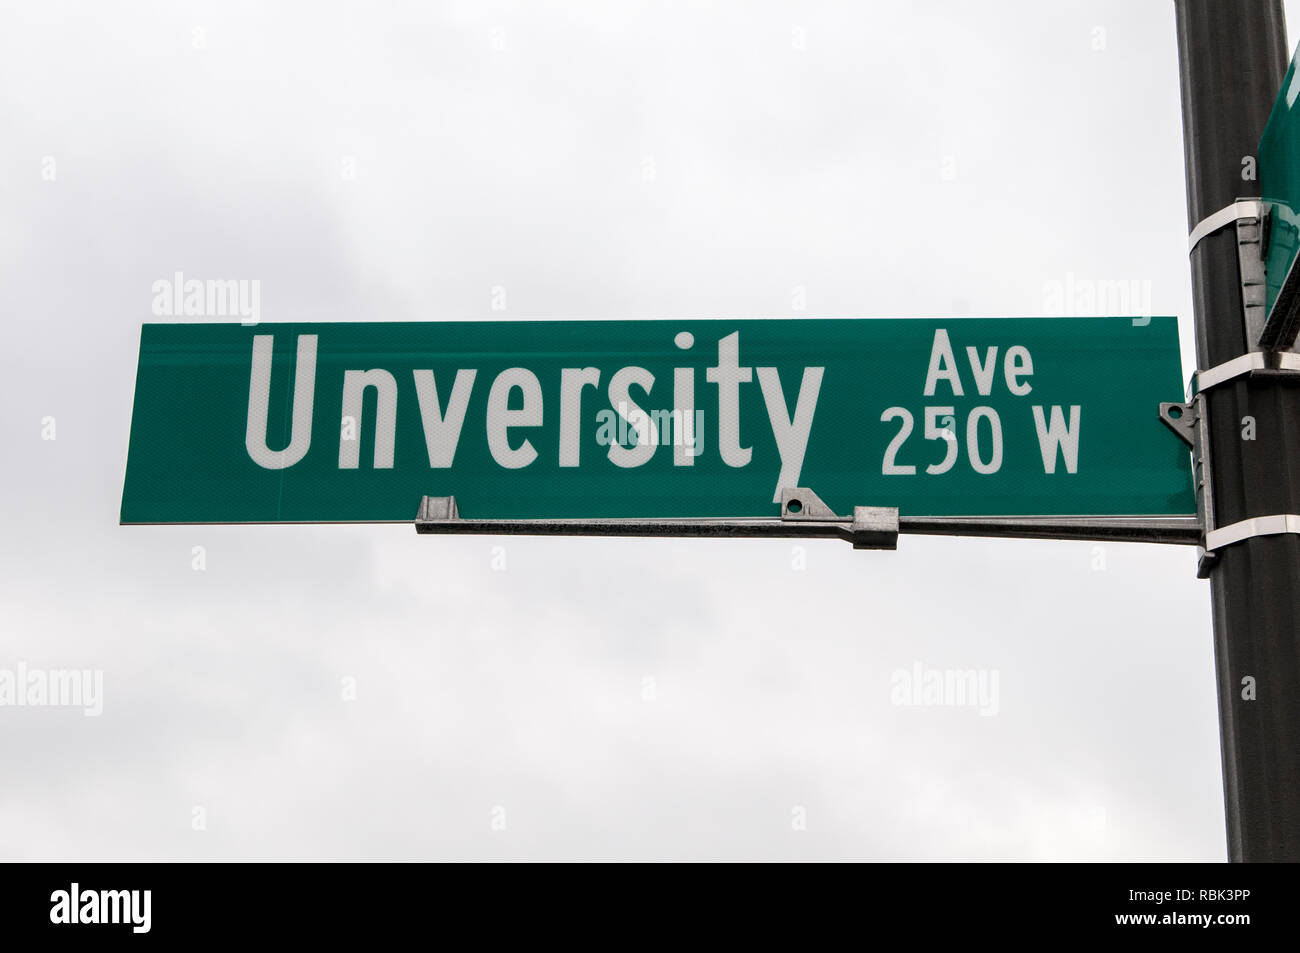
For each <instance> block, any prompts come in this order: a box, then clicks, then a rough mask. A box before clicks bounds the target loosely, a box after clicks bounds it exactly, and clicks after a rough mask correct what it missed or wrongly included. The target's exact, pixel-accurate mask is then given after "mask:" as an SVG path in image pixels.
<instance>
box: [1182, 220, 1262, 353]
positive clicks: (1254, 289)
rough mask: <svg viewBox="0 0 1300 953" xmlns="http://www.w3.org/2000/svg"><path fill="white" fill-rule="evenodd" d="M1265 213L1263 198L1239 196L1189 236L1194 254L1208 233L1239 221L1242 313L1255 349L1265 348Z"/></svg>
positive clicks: (1200, 223) (1199, 225)
mask: <svg viewBox="0 0 1300 953" xmlns="http://www.w3.org/2000/svg"><path fill="white" fill-rule="evenodd" d="M1265 214H1266V210H1265V205H1264V202H1263V201H1262V200H1261V199H1257V198H1239V199H1237V200H1236V201H1235V202H1233V203H1232V204H1231V205H1229V206H1227V207H1226V208H1221V209H1219V210H1218V211H1217V212H1215V213H1214V214H1213V215H1209V216H1207V217H1206V218H1204V219H1203V220H1201V221H1200V222H1198V223H1197V225H1196V227H1195V228H1193V229H1192V231H1191V234H1190V235H1189V236H1188V237H1187V253H1188V254H1191V253H1192V252H1193V251H1195V249H1196V246H1197V245H1198V244H1200V242H1201V240H1202V239H1204V238H1205V237H1207V236H1209V235H1212V234H1213V233H1214V232H1217V231H1219V230H1220V229H1222V228H1226V227H1227V226H1229V225H1234V224H1235V225H1236V227H1237V266H1238V270H1239V272H1240V275H1241V307H1242V315H1243V316H1244V317H1243V321H1244V324H1245V328H1246V340H1247V341H1248V342H1250V345H1249V346H1250V349H1251V350H1252V351H1260V350H1263V348H1261V345H1260V343H1259V342H1260V338H1261V336H1262V335H1263V333H1264V326H1265V318H1266V317H1267V310H1266V308H1265V300H1266V299H1265V286H1264V279H1265V271H1264V244H1265V241H1266V238H1267V235H1266V229H1265Z"/></svg>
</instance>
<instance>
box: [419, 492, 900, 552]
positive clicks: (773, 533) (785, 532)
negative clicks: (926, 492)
mask: <svg viewBox="0 0 1300 953" xmlns="http://www.w3.org/2000/svg"><path fill="white" fill-rule="evenodd" d="M415 530H416V532H417V533H490V534H497V533H502V534H522V535H531V536H678V537H702V536H704V537H707V536H721V537H769V538H778V539H800V538H814V539H817V538H821V539H827V538H829V539H844V540H847V541H848V542H850V543H852V544H853V548H854V549H897V548H898V510H897V508H895V507H889V506H855V507H854V508H853V516H852V517H851V518H850V517H844V516H839V515H837V514H836V513H835V512H834V511H833V510H831V508H830V507H829V506H827V505H826V504H825V503H824V502H822V500H821V498H820V497H819V496H818V495H817V494H816V493H814V492H813V491H812V490H810V489H808V488H806V487H796V488H793V489H785V490H782V491H781V515H780V516H779V517H776V518H771V517H737V518H731V519H715V518H710V517H702V518H685V519H465V518H463V517H462V516H460V513H459V510H458V509H457V506H456V498H455V497H452V496H426V497H424V499H423V500H421V502H420V511H419V514H418V515H417V516H416V518H415Z"/></svg>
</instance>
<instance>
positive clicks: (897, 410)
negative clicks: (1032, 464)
mask: <svg viewBox="0 0 1300 953" xmlns="http://www.w3.org/2000/svg"><path fill="white" fill-rule="evenodd" d="M998 350H999V348H998V346H996V345H990V346H988V347H986V348H985V349H984V353H983V355H982V356H981V354H980V349H979V347H977V346H974V345H968V346H967V347H966V362H967V364H969V366H970V374H971V380H972V381H973V382H974V385H975V392H976V393H977V394H978V395H979V396H981V397H988V396H990V395H992V394H993V391H994V390H995V389H996V385H997V370H998ZM1033 374H1034V359H1033V356H1032V355H1031V354H1030V353H1029V348H1027V347H1025V346H1023V345H1020V344H1017V345H1014V346H1012V347H1009V348H1007V349H1006V352H1005V354H1004V356H1003V359H1002V379H1003V381H1004V383H1005V385H1006V392H1007V393H1008V394H1010V395H1011V396H1013V397H1026V396H1028V395H1029V393H1030V392H1031V391H1032V390H1033V385H1032V384H1031V383H1030V382H1029V378H1031V377H1032V376H1033ZM941 383H943V384H946V385H947V386H948V388H949V389H950V390H951V392H952V396H953V397H962V396H964V395H965V385H964V383H963V381H962V373H961V368H960V367H959V365H958V363H957V358H956V355H955V353H954V351H953V346H952V339H951V338H950V337H949V335H948V331H947V329H946V328H937V329H935V332H934V340H933V342H932V343H931V345H930V359H929V362H928V363H927V366H926V372H925V386H924V387H923V388H922V396H923V397H934V396H935V394H936V391H937V389H938V387H939V385H940V384H941ZM1004 409H1005V408H1004ZM1031 410H1032V416H1033V424H1034V429H1035V432H1036V434H1037V436H1038V447H1039V451H1040V453H1041V456H1042V462H1043V472H1044V473H1047V474H1054V473H1056V463H1057V459H1058V457H1059V458H1060V459H1063V460H1064V461H1065V472H1066V473H1078V472H1079V435H1080V429H1079V418H1080V414H1081V412H1082V408H1081V406H1080V405H1079V404H1072V405H1070V407H1069V422H1068V423H1067V422H1066V414H1065V409H1064V408H1062V407H1060V406H1055V405H1053V406H1052V407H1050V408H1048V407H1045V406H1044V405H1041V404H1040V405H1034V406H1033V407H1032V408H1031ZM924 414H925V433H924V437H925V439H926V440H936V441H938V440H942V441H945V442H946V444H947V446H946V447H945V449H944V455H943V458H942V459H941V460H939V461H938V462H932V463H927V464H926V467H925V472H926V473H927V474H928V475H930V476H939V475H942V474H944V473H948V472H949V471H951V470H952V469H953V467H954V466H955V465H956V463H957V460H958V459H959V457H960V456H961V450H962V447H961V446H960V445H959V442H958V439H957V433H956V421H957V418H958V417H959V416H961V411H960V408H958V407H957V406H956V405H948V406H940V405H934V406H930V407H926V408H924ZM965 416H966V427H965V448H964V449H965V456H966V460H967V462H968V463H969V464H970V468H971V469H972V470H974V471H975V472H976V473H978V474H981V475H987V474H993V473H997V472H998V471H999V470H1001V469H1002V463H1003V421H1002V417H1001V415H1000V414H999V413H998V411H997V410H996V409H994V408H992V407H987V406H985V407H974V408H971V409H970V411H969V412H967V413H966V415H965ZM894 420H897V421H899V422H900V423H899V425H898V429H897V430H896V431H894V432H893V434H892V436H891V437H890V439H889V441H888V443H887V444H886V446H885V451H884V456H883V459H882V462H881V467H880V472H881V474H882V475H883V476H914V475H915V474H916V472H917V469H916V464H915V463H910V462H906V457H905V456H904V458H903V459H902V460H900V455H902V454H904V451H905V449H906V448H905V444H906V443H907V440H908V438H909V437H911V435H912V431H913V429H914V428H915V417H914V416H913V414H912V411H910V410H908V409H907V408H906V407H901V406H900V407H889V408H887V409H886V410H885V411H884V413H883V414H881V416H880V421H881V423H889V422H890V421H894ZM1027 423H1028V421H1026V425H1027Z"/></svg>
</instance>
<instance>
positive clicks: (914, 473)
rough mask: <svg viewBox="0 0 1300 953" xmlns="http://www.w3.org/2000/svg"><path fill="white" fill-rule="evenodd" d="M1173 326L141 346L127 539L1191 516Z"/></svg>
mask: <svg viewBox="0 0 1300 953" xmlns="http://www.w3.org/2000/svg"><path fill="white" fill-rule="evenodd" d="M1181 376H1182V371H1181V364H1180V361H1179V355H1178V329H1177V321H1176V319H1174V318H1171V317H1156V318H1136V319H1130V318H991V319H975V318H957V319H944V320H934V319H924V320H921V319H915V320H914V319H870V320H858V319H852V320H850V319H829V320H823V319H797V320H787V319H781V320H736V321H732V320H703V321H527V322H429V323H339V324H332V323H319V324H273V325H261V326H254V327H245V326H241V325H237V324H149V325H145V326H144V328H143V331H142V334H141V341H140V363H139V370H138V372H137V376H136V389H135V410H134V415H133V417H132V421H131V446H130V453H129V456H128V460H127V468H126V483H125V489H124V491H123V494H122V514H121V519H122V522H123V523H253V522H388V521H393V522H398V521H400V522H412V521H413V520H414V519H415V516H416V511H417V509H418V507H419V505H420V500H421V498H422V497H423V496H426V495H428V496H454V497H455V498H456V500H457V504H458V506H459V509H460V512H461V514H462V515H464V516H468V517H473V518H476V519H491V518H620V517H621V518H656V517H657V518H665V517H666V518H693V517H728V518H730V517H749V516H773V515H776V514H777V513H778V512H779V510H780V506H779V499H780V491H781V489H782V488H783V487H787V488H789V487H800V486H801V487H808V488H810V489H812V490H813V491H814V492H815V493H816V494H817V495H818V496H820V497H821V498H822V499H823V500H824V501H825V502H826V503H827V504H829V505H830V506H832V507H834V508H835V511H836V512H842V513H851V512H852V511H853V507H854V506H889V507H898V508H899V509H900V511H901V512H902V513H903V514H905V515H918V516H919V515H934V516H997V515H1008V516H1014V515H1043V516H1057V515H1080V516H1139V515H1142V516H1167V515H1188V514H1194V513H1195V510H1196V508H1195V504H1194V502H1193V498H1192V482H1191V472H1190V460H1189V454H1188V452H1187V448H1186V446H1185V445H1184V444H1183V443H1182V442H1181V441H1180V440H1179V439H1178V437H1177V435H1175V434H1174V433H1172V432H1171V431H1170V430H1168V429H1167V428H1166V427H1165V426H1164V425H1163V424H1162V423H1161V422H1160V420H1159V418H1158V405H1159V403H1160V402H1161V401H1178V400H1181V399H1182V386H1181V384H1180V379H1181Z"/></svg>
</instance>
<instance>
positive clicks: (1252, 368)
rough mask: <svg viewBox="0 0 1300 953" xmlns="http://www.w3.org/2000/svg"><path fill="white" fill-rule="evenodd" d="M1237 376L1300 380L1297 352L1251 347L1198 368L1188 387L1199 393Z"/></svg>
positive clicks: (1286, 380) (1298, 355) (1299, 360)
mask: <svg viewBox="0 0 1300 953" xmlns="http://www.w3.org/2000/svg"><path fill="white" fill-rule="evenodd" d="M1238 377H1275V378H1279V379H1281V380H1282V381H1283V382H1284V383H1290V382H1295V383H1300V354H1293V353H1291V352H1289V351H1250V352H1248V353H1246V354H1242V355H1241V356H1239V357H1234V358H1233V359H1232V360H1230V361H1224V362H1223V363H1222V364H1216V365H1215V366H1214V367H1209V368H1206V369H1205V370H1203V371H1197V372H1196V373H1195V374H1193V375H1192V380H1191V391H1192V393H1193V394H1201V393H1204V392H1205V391H1207V390H1209V389H1210V388H1212V387H1218V386H1219V385H1220V384H1226V383H1227V382H1228V381H1231V380H1235V379H1236V378H1238Z"/></svg>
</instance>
